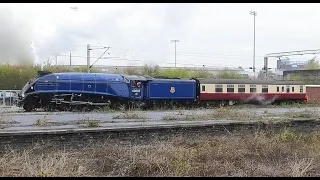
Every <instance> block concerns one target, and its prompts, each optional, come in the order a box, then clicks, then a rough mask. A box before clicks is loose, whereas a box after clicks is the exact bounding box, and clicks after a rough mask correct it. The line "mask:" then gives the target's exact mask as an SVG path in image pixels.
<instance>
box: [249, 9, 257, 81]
mask: <svg viewBox="0 0 320 180" xmlns="http://www.w3.org/2000/svg"><path fill="white" fill-rule="evenodd" d="M250 15H253V66H252V69H253V75H254V77H255V76H256V73H255V72H256V67H255V63H256V62H255V61H256V16H257V12H256V11H250Z"/></svg>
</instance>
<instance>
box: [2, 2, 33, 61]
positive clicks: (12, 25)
mask: <svg viewBox="0 0 320 180" xmlns="http://www.w3.org/2000/svg"><path fill="white" fill-rule="evenodd" d="M33 63H34V56H33V50H32V29H31V28H30V27H29V26H28V24H26V23H25V22H24V21H23V20H22V19H17V18H15V17H14V16H13V14H12V12H11V11H10V10H9V9H8V8H6V7H0V65H3V64H10V65H33Z"/></svg>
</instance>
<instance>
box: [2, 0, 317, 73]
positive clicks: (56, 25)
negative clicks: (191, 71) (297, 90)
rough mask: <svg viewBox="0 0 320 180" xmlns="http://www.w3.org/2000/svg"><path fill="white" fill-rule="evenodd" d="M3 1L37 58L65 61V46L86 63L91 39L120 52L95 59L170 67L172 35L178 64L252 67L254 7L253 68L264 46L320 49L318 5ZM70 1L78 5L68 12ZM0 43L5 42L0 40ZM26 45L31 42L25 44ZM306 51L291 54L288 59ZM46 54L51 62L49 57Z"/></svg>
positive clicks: (95, 54) (258, 63) (260, 60)
mask: <svg viewBox="0 0 320 180" xmlns="http://www.w3.org/2000/svg"><path fill="white" fill-rule="evenodd" d="M1 6H4V8H2V9H0V11H1V12H4V9H6V10H7V11H6V13H8V12H9V11H10V13H12V15H13V16H14V20H11V21H12V24H14V23H13V22H23V23H25V24H26V26H27V28H26V27H23V28H21V27H18V26H12V24H11V25H10V24H8V23H7V25H8V26H10V27H13V28H16V29H19V30H18V31H19V32H21V33H23V34H26V35H28V36H27V37H28V38H29V40H31V41H32V42H33V45H34V49H35V50H36V52H35V55H36V57H37V59H36V63H39V62H40V61H43V60H45V59H47V58H48V57H49V56H51V55H54V54H60V55H62V56H58V61H59V63H60V64H68V63H69V57H68V55H69V52H68V51H69V50H75V51H74V52H72V53H73V55H74V56H83V57H84V58H81V57H79V58H76V57H74V58H73V63H74V64H86V59H85V56H86V52H85V48H86V44H88V43H90V44H91V45H93V46H99V45H102V46H110V47H111V50H110V55H108V56H111V57H118V59H113V60H100V61H99V62H98V63H97V64H104V65H144V64H149V63H151V64H159V65H161V66H174V44H173V43H170V40H171V39H179V40H180V42H179V43H177V54H178V55H177V65H178V66H199V67H200V66H202V65H205V66H207V67H208V66H219V67H224V66H227V67H238V66H242V67H244V68H248V67H250V66H252V53H253V16H252V15H250V14H249V11H250V10H255V11H257V13H258V15H257V17H256V66H257V68H262V66H263V57H262V56H263V55H265V54H267V53H273V52H281V51H292V50H304V49H318V48H319V43H318V42H320V34H319V32H320V25H318V22H319V20H320V12H319V11H318V9H319V8H320V4H293V3H292V4H280V3H277V4H271V3H270V4H262V3H259V4H248V3H243V4H231V3H226V4H218V3H212V4H203V3H201V4H165V3H162V4H155V3H152V4H141V3H139V4H108V3H105V4H58V3H57V4H48V3H46V4H2V5H1ZM71 6H77V7H78V8H79V9H78V10H77V11H73V10H72V9H71V8H70V7H71ZM2 19H4V16H3V17H2ZM0 22H4V21H0ZM5 31H6V30H3V28H2V31H1V34H0V35H1V36H2V37H6V36H4V35H3V34H4V33H7V34H8V32H5ZM9 32H15V31H11V30H10V31H9ZM9 34H10V33H9ZM26 41H27V40H24V42H26ZM3 42H5V41H3ZM16 44H18V42H17V43H16ZM0 45H1V46H5V45H4V44H3V43H1V44H0ZM25 47H26V49H27V48H28V43H26V44H25ZM2 49H3V47H2ZM20 49H23V48H20ZM102 52H103V50H94V51H92V56H93V57H98V56H99V55H100V54H101V53H102ZM63 55H65V56H63ZM310 57H311V56H302V57H292V60H307V59H308V58H310ZM51 59H52V60H53V61H52V62H53V63H54V62H55V61H54V58H53V57H51ZM94 60H95V59H92V61H94ZM130 60H131V61H130ZM132 60H135V61H132ZM1 61H2V62H3V60H1ZM275 62H276V59H270V62H269V64H270V66H271V67H273V68H275V67H276V65H275V64H276V63H275Z"/></svg>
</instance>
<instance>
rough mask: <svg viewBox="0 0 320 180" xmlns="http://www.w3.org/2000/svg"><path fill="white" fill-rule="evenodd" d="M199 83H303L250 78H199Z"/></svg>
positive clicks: (299, 82)
mask: <svg viewBox="0 0 320 180" xmlns="http://www.w3.org/2000/svg"><path fill="white" fill-rule="evenodd" d="M199 82H200V83H201V84H270V85H304V84H305V83H304V82H301V81H274V80H256V79H254V80H251V79H199Z"/></svg>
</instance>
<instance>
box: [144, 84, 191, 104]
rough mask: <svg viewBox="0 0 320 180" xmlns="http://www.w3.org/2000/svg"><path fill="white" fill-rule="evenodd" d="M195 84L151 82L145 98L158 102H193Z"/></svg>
mask: <svg viewBox="0 0 320 180" xmlns="http://www.w3.org/2000/svg"><path fill="white" fill-rule="evenodd" d="M196 86H197V84H196V82H195V81H189V82H185V81H184V82H179V81H175V82H170V81H167V82H166V81H151V82H149V83H148V86H147V98H148V99H150V100H152V99H159V100H195V99H196Z"/></svg>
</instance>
